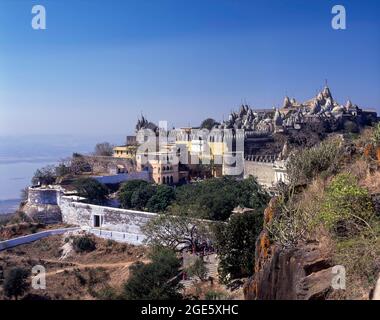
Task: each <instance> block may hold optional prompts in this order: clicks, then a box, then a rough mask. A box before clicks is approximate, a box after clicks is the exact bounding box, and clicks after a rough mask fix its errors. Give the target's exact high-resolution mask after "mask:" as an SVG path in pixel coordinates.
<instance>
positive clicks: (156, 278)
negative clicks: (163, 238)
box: [123, 247, 181, 300]
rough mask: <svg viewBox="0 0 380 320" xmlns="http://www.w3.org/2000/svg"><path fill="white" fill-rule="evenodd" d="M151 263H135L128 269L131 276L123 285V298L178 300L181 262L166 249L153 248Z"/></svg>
mask: <svg viewBox="0 0 380 320" xmlns="http://www.w3.org/2000/svg"><path fill="white" fill-rule="evenodd" d="M150 258H151V262H150V263H147V264H144V263H141V262H140V263H136V264H134V265H133V266H131V267H130V271H131V276H130V277H129V279H128V280H127V282H126V283H125V284H124V288H123V298H124V299H127V300H175V299H180V298H181V294H180V293H179V292H178V291H179V290H180V288H181V285H180V267H181V262H180V260H179V259H178V258H177V256H176V253H175V252H174V251H172V250H170V249H168V248H163V247H155V248H153V252H152V253H151V254H150Z"/></svg>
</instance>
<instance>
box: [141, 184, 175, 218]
mask: <svg viewBox="0 0 380 320" xmlns="http://www.w3.org/2000/svg"><path fill="white" fill-rule="evenodd" d="M174 198H175V193H174V189H173V188H172V187H170V186H167V185H159V186H157V187H156V190H155V194H154V195H153V196H152V197H151V198H150V199H149V200H148V202H147V204H146V208H147V210H148V211H152V212H163V211H165V210H166V208H167V207H168V206H169V205H170V204H171V203H172V201H173V200H174Z"/></svg>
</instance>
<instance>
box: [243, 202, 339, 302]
mask: <svg viewBox="0 0 380 320" xmlns="http://www.w3.org/2000/svg"><path fill="white" fill-rule="evenodd" d="M275 203H276V199H272V200H271V202H270V203H269V206H268V207H267V209H266V210H265V213H264V223H265V224H267V223H269V222H270V221H271V220H272V219H273V216H274V215H275V214H276V213H277V212H276V209H275ZM332 277H333V273H332V264H331V252H330V246H329V240H328V238H327V237H321V239H318V240H315V241H312V242H308V243H302V244H299V245H298V246H297V247H295V248H291V249H284V248H282V247H280V246H278V245H276V244H272V243H271V242H270V238H269V234H268V232H267V231H266V229H265V228H264V230H263V231H262V232H261V234H260V236H259V237H258V240H257V242H256V258H255V274H254V276H253V277H252V278H251V279H249V281H248V282H247V284H246V285H245V288H244V296H245V298H246V299H248V300H252V299H258V300H290V299H291V300H308V299H324V298H325V297H326V295H327V294H328V293H329V291H330V290H331V283H332Z"/></svg>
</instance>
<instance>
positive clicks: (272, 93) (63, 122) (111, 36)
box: [0, 0, 380, 135]
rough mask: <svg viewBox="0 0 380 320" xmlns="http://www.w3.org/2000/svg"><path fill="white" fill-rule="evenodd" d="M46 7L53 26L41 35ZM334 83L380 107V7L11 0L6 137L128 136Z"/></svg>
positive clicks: (337, 93) (2, 68)
mask: <svg viewBox="0 0 380 320" xmlns="http://www.w3.org/2000/svg"><path fill="white" fill-rule="evenodd" d="M35 4H42V5H44V6H45V7H46V11H47V30H43V31H36V30H33V29H32V28H31V19H32V14H31V9H32V6H33V5H35ZM335 4H342V5H344V6H345V8H346V10H347V29H346V30H344V31H336V30H333V29H332V28H331V19H332V17H333V15H332V14H331V8H332V7H333V5H335ZM326 78H327V79H328V83H329V85H330V88H331V90H332V93H333V95H334V97H335V98H336V99H337V100H338V101H339V102H341V103H344V102H345V100H347V98H350V99H351V100H352V101H353V102H354V103H357V104H358V105H360V106H363V107H369V108H376V109H377V110H379V111H380V2H379V1H378V0H361V1H359V0H352V1H344V0H340V1H329V0H326V1H324V0H278V1H272V0H267V1H253V0H251V1H244V0H187V1H185V0H135V1H128V0H127V1H121V0H120V1H117V0H109V1H105V0H76V1H72V0H39V1H30V0H1V2H0V135H25V134H28V135H29V134H51V133H53V134H67V133H73V134H76V135H81V134H83V135H84V134H87V135H91V134H96V135H102V134H103V133H104V134H105V135H106V134H116V135H118V134H120V135H124V134H127V133H131V132H132V131H133V127H134V125H135V123H136V120H137V118H138V116H139V115H140V113H141V112H143V114H144V115H145V116H147V117H148V119H149V120H151V121H154V122H158V121H159V120H167V121H169V123H170V124H173V125H176V126H182V125H188V124H191V125H198V124H199V123H200V122H201V120H202V119H204V118H206V117H209V116H211V117H214V118H215V119H217V120H221V119H222V117H223V116H224V117H227V115H228V113H229V112H230V111H231V110H232V109H236V108H237V107H238V106H239V104H241V103H242V102H247V103H249V104H251V105H252V106H255V107H261V108H265V107H272V106H277V105H280V104H281V103H282V100H283V97H284V96H285V94H288V95H289V96H292V97H293V96H294V97H295V98H296V99H297V100H300V101H303V100H306V99H309V98H310V97H312V96H313V95H315V93H316V91H317V90H318V89H320V88H321V87H322V86H323V84H324V81H325V79H326Z"/></svg>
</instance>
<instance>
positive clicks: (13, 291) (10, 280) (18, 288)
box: [3, 267, 29, 300]
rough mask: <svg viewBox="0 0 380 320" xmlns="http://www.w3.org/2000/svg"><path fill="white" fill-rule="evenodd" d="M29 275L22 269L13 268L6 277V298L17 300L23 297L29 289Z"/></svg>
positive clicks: (4, 285) (4, 286) (4, 287)
mask: <svg viewBox="0 0 380 320" xmlns="http://www.w3.org/2000/svg"><path fill="white" fill-rule="evenodd" d="M28 276H29V273H28V272H27V271H26V270H25V269H22V268H18V267H16V268H13V269H11V270H10V271H9V272H8V273H7V274H6V276H5V279H4V284H3V290H4V294H5V296H6V297H9V298H12V297H14V298H15V300H17V299H18V297H20V296H22V295H23V294H24V293H25V292H26V291H27V290H28V289H29V283H28V281H27V279H28Z"/></svg>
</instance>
